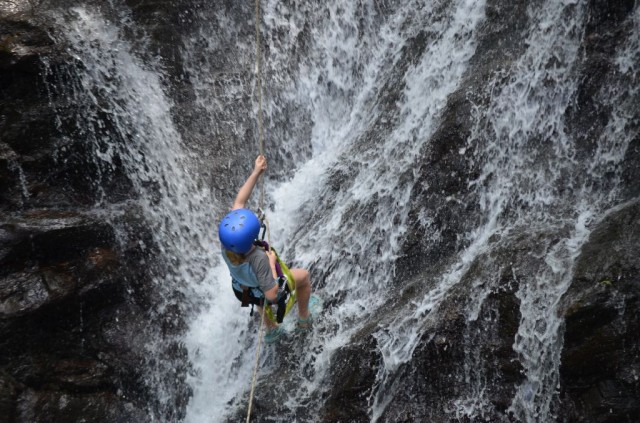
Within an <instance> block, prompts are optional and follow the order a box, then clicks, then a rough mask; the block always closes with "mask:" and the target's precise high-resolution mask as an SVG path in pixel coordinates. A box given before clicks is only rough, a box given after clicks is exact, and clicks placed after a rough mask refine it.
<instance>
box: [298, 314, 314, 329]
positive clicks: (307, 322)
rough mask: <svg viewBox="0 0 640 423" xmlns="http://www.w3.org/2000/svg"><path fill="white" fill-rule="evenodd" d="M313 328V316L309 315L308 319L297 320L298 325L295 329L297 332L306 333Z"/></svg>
mask: <svg viewBox="0 0 640 423" xmlns="http://www.w3.org/2000/svg"><path fill="white" fill-rule="evenodd" d="M312 327H313V315H312V314H309V317H307V318H306V319H298V324H297V325H296V329H297V330H298V331H307V330H311V328H312Z"/></svg>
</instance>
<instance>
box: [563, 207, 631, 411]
mask: <svg viewBox="0 0 640 423" xmlns="http://www.w3.org/2000/svg"><path fill="white" fill-rule="evenodd" d="M638 233H640V203H638V202H637V201H636V202H635V203H632V204H631V205H629V206H627V207H625V208H623V209H622V210H619V211H617V212H614V213H612V214H611V215H609V216H608V217H607V218H605V219H604V221H603V222H602V223H601V224H600V225H599V227H598V228H597V229H596V230H595V231H594V232H593V233H592V235H591V237H590V239H589V242H588V243H587V244H586V245H585V246H584V248H583V249H582V254H581V256H580V259H579V261H578V263H577V265H576V272H575V277H574V281H573V284H572V285H571V288H570V289H569V291H568V292H567V293H566V296H565V298H564V305H565V309H564V317H565V320H566V329H565V336H564V349H563V352H562V365H561V389H562V391H561V394H562V401H563V403H564V404H565V406H566V411H565V413H566V415H567V417H568V418H569V419H570V420H572V421H573V420H575V421H590V422H621V421H638V420H639V419H640V402H639V401H638V399H639V398H640V360H639V357H640V340H639V339H638V333H640V246H639V245H638V239H637V234H638Z"/></svg>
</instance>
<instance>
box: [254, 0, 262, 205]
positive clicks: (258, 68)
mask: <svg viewBox="0 0 640 423" xmlns="http://www.w3.org/2000/svg"><path fill="white" fill-rule="evenodd" d="M255 15H256V93H257V96H258V147H259V150H260V155H263V156H264V125H263V122H262V69H261V68H262V66H261V65H262V63H261V60H260V58H261V56H262V51H261V41H260V0H256V12H255ZM263 206H264V178H262V180H261V181H260V208H261V209H262V208H263Z"/></svg>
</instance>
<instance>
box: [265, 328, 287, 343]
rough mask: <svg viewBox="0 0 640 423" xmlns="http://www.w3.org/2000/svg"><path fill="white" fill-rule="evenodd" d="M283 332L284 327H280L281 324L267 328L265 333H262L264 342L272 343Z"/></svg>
mask: <svg viewBox="0 0 640 423" xmlns="http://www.w3.org/2000/svg"><path fill="white" fill-rule="evenodd" d="M283 333H284V329H282V327H281V326H278V327H277V328H275V329H272V330H268V331H267V333H266V334H265V335H264V343H265V344H273V343H274V342H276V341H277V340H278V338H280V336H282V334H283Z"/></svg>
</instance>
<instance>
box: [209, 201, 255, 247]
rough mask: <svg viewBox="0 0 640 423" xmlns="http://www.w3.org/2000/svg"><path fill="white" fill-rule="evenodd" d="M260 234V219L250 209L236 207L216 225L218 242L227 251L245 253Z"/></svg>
mask: <svg viewBox="0 0 640 423" xmlns="http://www.w3.org/2000/svg"><path fill="white" fill-rule="evenodd" d="M259 234H260V220H259V219H258V216H256V215H255V214H253V212H252V211H251V210H247V209H236V210H232V211H230V212H229V213H228V214H227V215H226V216H225V217H223V218H222V221H221V222H220V226H219V227H218V236H219V237H220V242H221V243H222V245H223V246H224V248H226V249H227V250H229V251H232V252H234V253H236V254H246V253H248V252H249V250H251V246H252V245H253V241H255V240H256V239H258V235H259Z"/></svg>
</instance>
